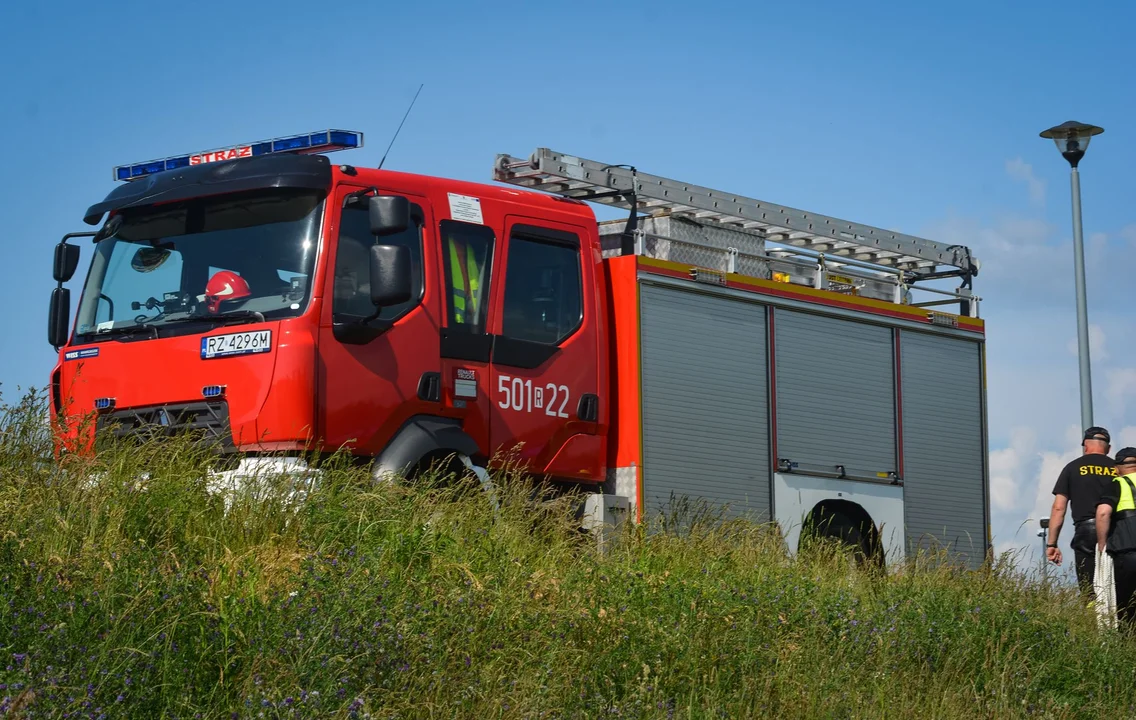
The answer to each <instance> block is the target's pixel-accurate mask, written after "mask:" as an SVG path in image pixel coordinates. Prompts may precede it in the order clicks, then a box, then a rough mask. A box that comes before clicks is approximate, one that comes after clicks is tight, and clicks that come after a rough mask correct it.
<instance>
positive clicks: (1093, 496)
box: [1053, 453, 1116, 522]
mask: <svg viewBox="0 0 1136 720" xmlns="http://www.w3.org/2000/svg"><path fill="white" fill-rule="evenodd" d="M1114 477H1116V463H1115V462H1114V461H1113V459H1112V458H1110V457H1109V456H1108V455H1103V454H1101V453H1090V454H1088V455H1082V456H1081V457H1079V458H1077V459H1076V460H1073V461H1071V462H1070V463H1069V464H1068V465H1066V466H1065V467H1064V468H1063V469H1062V470H1061V474H1060V475H1058V476H1057V484H1056V485H1054V486H1053V494H1054V495H1064V496H1065V497H1067V498H1069V504H1070V505H1071V506H1072V507H1071V508H1070V509H1071V510H1072V516H1073V522H1081V521H1082V520H1088V519H1089V518H1091V517H1094V516H1095V515H1096V514H1097V501H1098V500H1100V497H1101V495H1102V494H1103V493H1104V492H1105V491H1106V490H1108V486H1109V484H1110V483H1112V479H1113V478H1114Z"/></svg>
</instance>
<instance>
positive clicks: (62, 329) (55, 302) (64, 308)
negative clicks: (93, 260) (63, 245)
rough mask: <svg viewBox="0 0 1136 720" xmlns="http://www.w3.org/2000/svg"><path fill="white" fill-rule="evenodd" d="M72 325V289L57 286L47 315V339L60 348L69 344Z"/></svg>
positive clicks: (52, 294) (53, 291) (52, 292)
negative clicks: (68, 339) (68, 338)
mask: <svg viewBox="0 0 1136 720" xmlns="http://www.w3.org/2000/svg"><path fill="white" fill-rule="evenodd" d="M75 249H76V250H78V248H75ZM70 325H71V291H70V290H68V289H67V288H65V287H57V288H55V289H53V290H52V291H51V307H50V309H49V310H48V315H47V341H48V342H49V343H51V345H52V347H56V348H59V347H63V346H64V345H66V344H67V337H68V335H70V330H71V328H70Z"/></svg>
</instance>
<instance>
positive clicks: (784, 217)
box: [493, 148, 978, 285]
mask: <svg viewBox="0 0 1136 720" xmlns="http://www.w3.org/2000/svg"><path fill="white" fill-rule="evenodd" d="M493 179H494V180H497V181H500V182H504V183H509V184H512V185H518V186H521V187H526V188H530V189H533V190H542V191H545V192H550V193H554V194H557V195H561V196H563V197H568V198H574V199H577V200H587V201H590V202H597V203H602V204H604V205H610V206H613V207H619V208H623V209H626V210H628V211H630V212H631V213H632V215H633V216H634V215H635V213H637V212H647V213H652V214H657V215H674V216H679V217H681V216H687V217H690V218H692V219H695V220H697V221H698V222H700V223H703V224H713V225H719V226H722V227H725V228H730V229H742V230H747V231H751V232H753V231H756V232H757V233H758V234H760V235H761V236H762V237H763V238H764V239H765V240H766V241H768V242H772V243H776V244H780V245H786V246H789V247H798V248H805V249H808V250H811V251H814V252H818V253H823V254H825V255H830V256H838V257H846V258H850V259H853V260H858V261H861V262H866V263H871V264H873V265H878V266H882V267H886V268H889V269H891V270H892V271H893V272H894V271H896V270H899V271H901V272H904V273H907V274H908V275H909V280H911V281H916V280H923V279H937V278H945V277H962V278H964V283H965V284H967V285H969V280H970V278H971V277H972V276H973V275H976V274H977V272H978V261H977V260H976V259H975V258H974V257H972V256H971V253H970V249H969V248H967V247H964V246H961V245H946V244H943V243H939V242H935V241H933V240H927V239H924V238H920V237H915V236H913V235H906V234H904V233H899V232H894V231H891V230H883V229H881V228H877V227H872V226H870V225H863V224H860V223H854V222H850V221H847V220H839V219H837V218H831V217H827V216H824V215H818V214H816V213H810V212H805V211H803V210H795V209H793V208H789V207H785V206H783V205H775V204H772V203H768V202H764V201H761V200H754V199H752V198H747V197H743V196H741V195H735V194H733V193H724V192H721V191H718V190H711V189H710V188H705V187H701V186H698V185H692V184H690V183H684V182H679V181H677V180H669V179H667V178H663V177H659V176H657V175H649V174H647V173H642V172H639V171H638V170H636V168H634V167H630V166H626V165H607V164H604V163H599V162H595V161H593V160H586V159H584V158H581V157H576V156H573V155H565V154H563V153H558V152H554V151H552V150H549V149H548V148H538V149H537V150H536V151H535V152H534V153H533V154H532V155H531V156H529V158H528V159H519V158H515V157H513V156H510V155H506V154H499V155H498V156H497V159H496V163H495V165H494V172H493ZM632 222H633V221H632ZM940 265H945V266H948V267H949V268H953V269H949V270H939V269H938V266H940Z"/></svg>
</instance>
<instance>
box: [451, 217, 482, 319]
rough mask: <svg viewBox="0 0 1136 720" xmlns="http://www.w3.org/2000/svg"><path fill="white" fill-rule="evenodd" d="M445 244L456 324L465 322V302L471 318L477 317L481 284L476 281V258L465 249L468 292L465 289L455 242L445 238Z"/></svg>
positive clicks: (477, 274)
mask: <svg viewBox="0 0 1136 720" xmlns="http://www.w3.org/2000/svg"><path fill="white" fill-rule="evenodd" d="M446 241H447V244H448V245H449V246H450V253H449V254H450V279H451V285H452V287H451V288H450V292H451V296H452V297H451V303H452V306H453V309H454V320H455V321H456V322H459V323H460V322H465V311H466V309H467V307H466V300H469V307H468V309H469V312H470V315H471V316H473V317H476V316H477V310H478V305H479V304H480V303H479V300H480V299H481V297H480V293H479V292H478V290H479V289H480V285H481V283H480V282H479V281H478V276H479V275H480V271H479V267H478V264H477V258H476V257H474V253H473V252H472V251H471V250H470V248H469V247H468V246H467V247H466V272H467V273H468V274H469V292H466V289H465V278H464V277H463V275H462V267H461V260H460V259H459V258H458V249H457V242H455V241H454V239H453V238H452V237H451V238H447V239H446Z"/></svg>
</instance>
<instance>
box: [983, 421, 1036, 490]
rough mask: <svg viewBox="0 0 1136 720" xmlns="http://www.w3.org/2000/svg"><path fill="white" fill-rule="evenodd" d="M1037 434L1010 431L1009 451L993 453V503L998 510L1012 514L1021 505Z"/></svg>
mask: <svg viewBox="0 0 1136 720" xmlns="http://www.w3.org/2000/svg"><path fill="white" fill-rule="evenodd" d="M1036 444H1037V433H1036V432H1034V430H1033V429H1032V428H1028V427H1015V428H1014V429H1013V430H1011V431H1010V445H1009V447H1005V448H1002V449H1000V450H995V451H993V452H991V453H990V501H991V504H992V505H993V506H994V508H995V509H997V510H1009V509H1012V508H1014V507H1017V505H1018V504H1019V503H1020V500H1021V498H1020V497H1019V493H1020V492H1021V486H1022V481H1023V480H1024V478H1025V474H1026V473H1027V472H1028V471H1029V467H1030V465H1031V463H1032V462H1033V459H1034V455H1035V450H1034V448H1035V446H1036Z"/></svg>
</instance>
